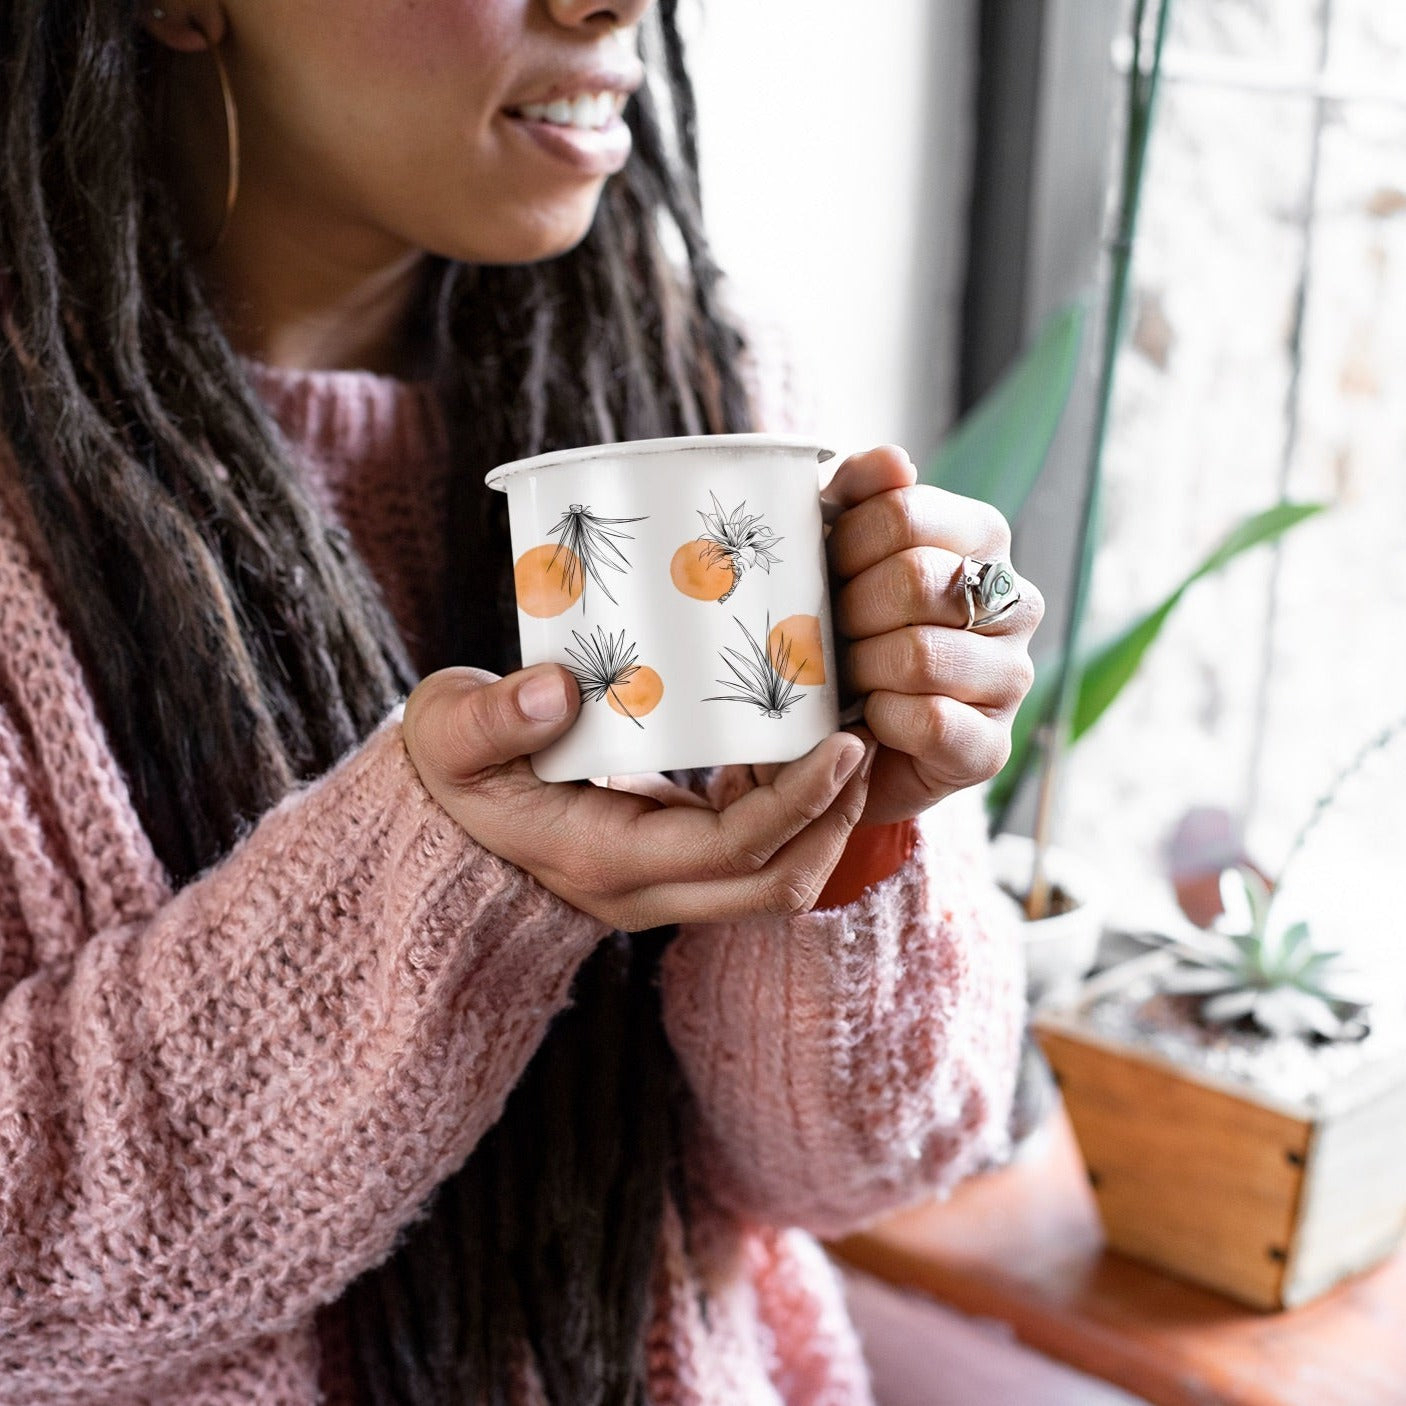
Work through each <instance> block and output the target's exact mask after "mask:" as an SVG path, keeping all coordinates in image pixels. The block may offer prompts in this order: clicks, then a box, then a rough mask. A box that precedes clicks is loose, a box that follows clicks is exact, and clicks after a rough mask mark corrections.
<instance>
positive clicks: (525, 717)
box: [401, 664, 581, 792]
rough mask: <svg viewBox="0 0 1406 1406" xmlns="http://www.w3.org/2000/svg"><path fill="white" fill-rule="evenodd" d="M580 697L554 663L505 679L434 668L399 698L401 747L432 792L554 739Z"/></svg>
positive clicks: (566, 724)
mask: <svg viewBox="0 0 1406 1406" xmlns="http://www.w3.org/2000/svg"><path fill="white" fill-rule="evenodd" d="M580 706H581V695H580V690H579V688H578V687H577V683H576V680H575V678H574V677H573V676H572V674H571V672H570V671H569V670H567V669H564V668H563V667H562V666H561V665H560V664H536V665H534V666H533V667H532V668H530V669H520V670H519V671H518V672H517V673H515V674H509V675H508V676H507V677H506V678H499V677H498V676H497V675H496V674H492V673H489V672H488V671H486V670H484V669H469V668H462V667H461V668H452V669H440V670H439V671H438V672H436V673H433V674H430V675H428V676H427V677H426V678H424V679H422V680H421V681H420V683H419V684H418V685H417V686H416V688H415V690H414V692H413V693H411V695H410V697H409V698H407V699H406V700H405V714H404V718H403V721H402V725H401V726H402V733H403V735H404V738H405V747H406V750H407V751H408V752H409V753H410V759H411V761H412V762H414V764H415V769H416V770H417V771H418V772H419V773H420V776H421V779H422V780H423V781H424V782H425V784H426V785H427V786H428V787H429V789H430V790H431V791H432V792H433V791H436V790H437V789H439V788H443V787H453V786H458V785H462V784H463V783H464V782H466V781H469V780H471V779H472V778H473V777H474V776H475V775H476V774H478V773H479V772H482V771H484V770H486V769H488V768H490V767H497V766H503V765H505V764H507V763H509V762H512V761H515V760H516V759H517V758H518V757H525V756H527V755H528V754H529V753H530V752H535V751H537V750H538V749H539V748H541V747H545V746H546V745H547V743H549V742H552V741H554V740H555V739H556V738H558V737H560V736H561V734H562V733H564V732H565V731H566V730H567V728H569V727H570V726H571V724H572V723H573V722H575V720H576V714H577V712H578V711H579V710H580Z"/></svg>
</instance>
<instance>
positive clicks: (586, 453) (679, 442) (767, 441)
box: [483, 433, 835, 493]
mask: <svg viewBox="0 0 1406 1406" xmlns="http://www.w3.org/2000/svg"><path fill="white" fill-rule="evenodd" d="M699 449H713V450H731V449H793V450H803V451H804V452H806V453H807V454H814V455H815V456H816V457H815V462H816V463H817V464H823V463H825V462H826V461H827V460H829V459H833V458H834V457H835V451H834V450H833V449H831V448H830V447H829V446H828V445H825V444H820V443H818V442H817V441H816V440H813V439H811V438H809V437H808V436H806V435H795V434H758V433H744V434H707V435H672V436H669V437H667V438H663V439H627V440H616V441H613V442H611V443H609V444H585V445H581V446H579V447H578V448H575V449H554V450H551V451H550V452H548V453H546V454H534V455H533V456H532V457H531V458H530V459H513V460H511V461H510V462H508V463H506V464H499V465H498V466H497V467H496V468H493V469H490V470H489V471H488V473H487V474H485V475H484V479H483V481H484V483H485V484H486V485H487V486H488V487H489V488H496V489H497V490H498V491H499V492H500V493H506V492H507V482H506V480H508V479H509V478H511V477H513V476H514V475H515V474H520V473H524V472H527V471H529V470H532V469H542V468H554V467H556V466H558V465H561V464H583V463H589V462H590V460H592V459H602V458H605V457H607V456H609V457H611V458H625V457H628V458H644V457H645V456H647V455H650V454H669V453H674V452H677V451H680V450H689V451H692V450H699Z"/></svg>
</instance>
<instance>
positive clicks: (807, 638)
mask: <svg viewBox="0 0 1406 1406" xmlns="http://www.w3.org/2000/svg"><path fill="white" fill-rule="evenodd" d="M832 457H833V453H832V451H831V450H828V449H824V448H822V447H821V446H819V445H817V444H814V443H811V442H809V441H806V440H802V439H798V438H795V437H791V436H776V435H709V436H701V437H695V438H676V439H655V440H640V441H636V442H634V443H630V444H607V445H592V446H589V447H586V448H582V449H569V450H563V451H561V452H559V453H555V454H542V455H538V456H537V457H536V458H532V459H522V460H518V461H516V462H514V463H511V464H503V465H500V466H499V467H498V468H496V469H494V470H493V471H492V472H491V473H489V474H488V476H487V478H486V480H485V482H486V483H487V484H488V485H489V487H491V488H496V489H500V490H502V491H504V492H506V493H507V495H508V510H509V517H510V523H511V535H512V552H513V561H514V564H515V579H516V585H517V600H518V626H519V634H520V638H521V641H522V661H523V664H524V666H527V665H531V664H538V663H543V662H545V661H549V660H550V661H553V662H556V663H559V664H563V665H565V666H566V667H567V668H568V669H570V670H571V672H572V673H573V674H574V675H576V677H577V680H578V682H580V683H581V684H582V706H581V712H580V715H579V717H578V719H577V721H576V723H575V724H574V725H573V726H572V728H571V729H570V731H568V732H567V733H566V735H565V736H564V737H562V738H560V739H558V740H557V741H556V742H554V743H553V744H552V745H551V746H549V747H546V748H543V749H542V750H541V751H540V752H537V753H536V754H535V755H534V756H533V757H532V768H533V770H534V771H535V772H536V773H537V775H538V776H540V777H541V778H542V779H543V780H544V781H574V780H581V779H584V778H587V777H596V776H607V775H627V774H629V773H632V772H651V771H670V770H675V769H678V770H682V769H685V768H689V767H707V766H722V765H730V764H736V763H761V762H785V761H791V760H793V759H794V758H796V757H800V756H803V755H804V754H805V753H806V752H808V751H809V750H810V749H811V748H812V747H814V746H815V745H816V743H818V742H820V741H822V740H823V739H824V738H825V737H827V736H829V734H830V733H832V732H835V731H836V730H837V729H838V728H839V725H840V719H839V689H838V685H837V669H836V664H835V645H834V636H833V630H832V625H831V617H830V599H829V591H828V580H827V572H826V558H825V539H824V529H823V527H822V521H821V511H820V475H819V471H818V468H817V465H819V464H821V463H823V462H825V460H827V459H830V458H832ZM705 515H707V516H708V517H711V518H713V519H714V523H713V524H712V525H711V526H712V527H713V528H716V526H717V523H718V521H719V520H721V519H727V518H734V519H736V520H738V521H739V522H740V521H741V520H743V519H754V521H753V523H752V529H753V531H752V536H751V539H750V540H751V545H750V546H749V547H745V548H743V549H742V550H740V551H730V550H727V549H726V548H725V547H722V546H718V545H717V544H714V545H713V546H709V544H708V543H709V539H708V537H707V533H708V532H709V530H710V524H708V523H707V522H706V521H705ZM721 535H723V536H724V537H726V534H721ZM695 544H696V545H695ZM759 547H760V548H764V549H765V550H759ZM754 674H755V675H756V677H755V679H753V678H752V675H754ZM612 680H614V682H611V681H612ZM744 680H746V682H744ZM752 693H756V694H757V695H758V697H757V699H756V701H748V699H747V698H746V697H740V696H741V695H750V694H752ZM768 693H769V695H770V696H769V697H768V696H767V694H768Z"/></svg>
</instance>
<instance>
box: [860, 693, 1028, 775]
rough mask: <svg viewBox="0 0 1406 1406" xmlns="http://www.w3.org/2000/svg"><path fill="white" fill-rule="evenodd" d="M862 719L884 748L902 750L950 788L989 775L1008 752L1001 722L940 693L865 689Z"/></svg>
mask: <svg viewBox="0 0 1406 1406" xmlns="http://www.w3.org/2000/svg"><path fill="white" fill-rule="evenodd" d="M864 720H865V722H867V723H868V724H869V726H870V727H871V728H872V729H873V732H874V736H875V737H877V738H878V739H879V741H880V742H881V743H883V745H884V746H885V747H890V748H892V749H893V750H894V751H896V752H906V753H907V754H908V755H909V756H911V757H912V758H913V759H914V761H915V762H916V763H918V764H919V765H920V766H921V767H922V768H923V770H924V772H925V773H927V774H928V775H929V776H931V777H932V778H933V779H934V780H936V781H940V782H941V783H943V784H944V785H946V786H950V787H952V788H953V789H961V788H962V787H965V786H975V785H977V784H978V783H980V782H982V781H987V780H989V779H990V778H991V777H993V776H995V775H996V773H997V772H998V771H1000V769H1001V768H1002V767H1003V766H1005V764H1006V760H1007V758H1008V757H1009V756H1010V751H1011V732H1010V727H1009V726H1008V725H1007V723H1006V722H1005V721H1004V720H1003V719H1001V718H998V717H989V716H988V715H987V714H985V713H983V712H982V711H981V710H980V709H979V708H974V707H972V706H971V705H970V704H968V703H959V702H958V701H957V700H956V699H955V698H947V697H945V696H943V695H942V694H929V695H926V696H922V697H916V696H914V695H912V694H907V693H889V692H886V691H881V692H878V693H871V694H870V695H869V702H868V703H867V704H866V705H865V709H864Z"/></svg>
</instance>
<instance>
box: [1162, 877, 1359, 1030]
mask: <svg viewBox="0 0 1406 1406" xmlns="http://www.w3.org/2000/svg"><path fill="white" fill-rule="evenodd" d="M1220 888H1221V902H1222V904H1223V905H1224V908H1225V912H1224V914H1223V916H1222V917H1221V918H1220V919H1218V920H1217V923H1216V926H1215V927H1214V928H1210V929H1201V930H1193V931H1191V932H1188V933H1186V934H1185V935H1184V936H1179V937H1175V938H1174V937H1169V936H1165V935H1161V934H1142V935H1140V936H1143V938H1144V940H1147V941H1153V942H1155V943H1157V944H1158V945H1161V946H1165V947H1169V948H1170V949H1171V950H1172V951H1173V952H1174V953H1175V955H1176V956H1177V958H1178V959H1179V962H1178V965H1177V966H1175V967H1173V968H1171V970H1170V971H1168V972H1166V973H1164V974H1163V975H1162V976H1161V977H1159V978H1158V985H1159V986H1160V987H1161V989H1162V990H1163V991H1167V992H1170V993H1174V994H1178V995H1197V996H1200V997H1202V998H1203V999H1202V1000H1201V1003H1200V1007H1199V1011H1198V1014H1199V1015H1200V1018H1201V1019H1202V1020H1203V1021H1204V1022H1206V1023H1207V1024H1210V1025H1224V1024H1230V1023H1232V1022H1235V1021H1241V1020H1244V1021H1248V1022H1250V1023H1252V1024H1253V1025H1255V1026H1257V1027H1258V1028H1259V1029H1261V1030H1263V1031H1266V1032H1267V1033H1269V1034H1271V1035H1281V1036H1282V1035H1297V1036H1312V1035H1317V1036H1320V1037H1322V1038H1323V1039H1325V1040H1342V1039H1356V1038H1360V1037H1361V1036H1363V1035H1365V1034H1366V1033H1367V1020H1366V1018H1365V1012H1366V1010H1367V1007H1368V1005H1369V1003H1370V996H1369V994H1368V993H1367V992H1366V991H1365V990H1364V989H1362V987H1361V986H1360V985H1359V980H1360V976H1359V974H1358V973H1356V972H1354V971H1351V970H1349V969H1348V968H1346V967H1345V966H1344V965H1343V963H1342V962H1341V961H1340V958H1341V957H1342V956H1343V954H1342V952H1340V951H1326V950H1324V949H1322V948H1319V947H1315V945H1314V943H1313V940H1312V938H1311V937H1310V935H1309V929H1308V924H1307V923H1305V922H1296V923H1292V924H1290V925H1289V926H1288V927H1284V928H1280V927H1279V926H1277V925H1271V923H1270V906H1271V902H1270V901H1271V895H1270V891H1269V888H1268V886H1267V885H1266V884H1265V883H1264V881H1263V880H1262V879H1261V878H1260V876H1259V875H1258V874H1256V873H1255V872H1254V870H1252V869H1247V868H1243V867H1238V868H1234V869H1227V870H1225V872H1224V873H1223V874H1222V875H1221V877H1220Z"/></svg>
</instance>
